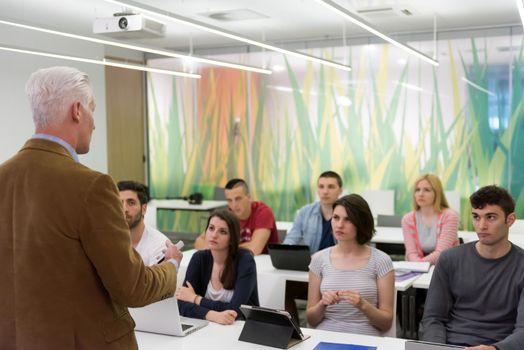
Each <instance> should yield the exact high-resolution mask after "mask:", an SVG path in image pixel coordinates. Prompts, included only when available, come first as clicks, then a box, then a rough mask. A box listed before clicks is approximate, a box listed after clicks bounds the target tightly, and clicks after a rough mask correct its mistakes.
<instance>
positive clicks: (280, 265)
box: [267, 243, 311, 271]
mask: <svg viewBox="0 0 524 350" xmlns="http://www.w3.org/2000/svg"><path fill="white" fill-rule="evenodd" d="M267 248H268V252H269V256H270V257H271V263H272V264H273V266H274V267H275V269H281V270H296V271H309V263H310V262H311V253H310V252H309V247H308V246H307V245H289V244H276V243H269V244H268V247H267Z"/></svg>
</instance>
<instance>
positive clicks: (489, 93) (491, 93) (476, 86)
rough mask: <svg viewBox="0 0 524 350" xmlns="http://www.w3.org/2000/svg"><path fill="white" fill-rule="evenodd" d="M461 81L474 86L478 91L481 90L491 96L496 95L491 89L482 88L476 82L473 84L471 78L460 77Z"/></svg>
mask: <svg viewBox="0 0 524 350" xmlns="http://www.w3.org/2000/svg"><path fill="white" fill-rule="evenodd" d="M462 81H463V82H465V83H466V84H468V85H470V86H472V87H474V88H475V89H477V90H479V91H482V92H484V93H486V94H488V95H490V96H491V97H497V96H496V95H495V94H494V93H493V92H492V91H489V90H487V89H484V88H483V87H482V86H480V85H478V84H475V83H474V82H472V81H471V80H469V79H468V78H466V77H462Z"/></svg>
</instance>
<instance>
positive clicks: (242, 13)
mask: <svg viewBox="0 0 524 350" xmlns="http://www.w3.org/2000/svg"><path fill="white" fill-rule="evenodd" d="M199 15H200V16H204V17H208V18H211V19H214V20H215V21H220V22H234V21H244V20H247V19H263V18H269V17H268V16H266V15H263V14H261V13H258V12H255V11H252V10H249V9H235V10H225V11H212V12H203V13H199Z"/></svg>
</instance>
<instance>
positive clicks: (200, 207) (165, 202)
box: [148, 199, 227, 211]
mask: <svg viewBox="0 0 524 350" xmlns="http://www.w3.org/2000/svg"><path fill="white" fill-rule="evenodd" d="M149 206H154V207H155V208H156V209H171V210H187V211H211V210H213V209H218V208H224V207H227V202H226V201H207V200H204V201H202V204H189V202H188V201H186V200H183V199H153V200H151V201H150V202H149V203H148V207H149Z"/></svg>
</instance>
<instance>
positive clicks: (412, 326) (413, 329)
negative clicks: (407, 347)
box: [409, 288, 418, 339]
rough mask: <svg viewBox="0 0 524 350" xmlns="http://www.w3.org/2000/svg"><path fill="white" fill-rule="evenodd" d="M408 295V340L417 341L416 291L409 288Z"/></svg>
mask: <svg viewBox="0 0 524 350" xmlns="http://www.w3.org/2000/svg"><path fill="white" fill-rule="evenodd" d="M410 291H411V292H410V293H409V338H410V339H418V334H417V333H418V329H417V328H418V324H417V303H416V298H417V296H416V290H415V288H410Z"/></svg>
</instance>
